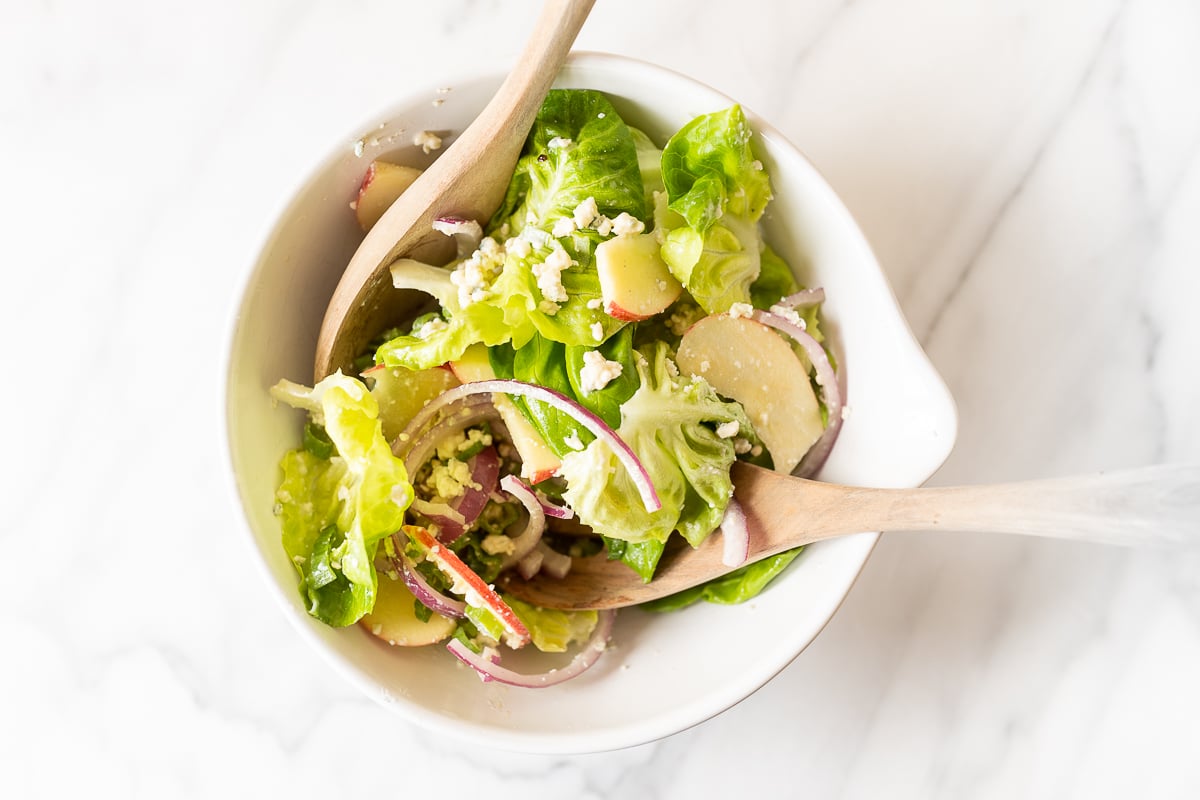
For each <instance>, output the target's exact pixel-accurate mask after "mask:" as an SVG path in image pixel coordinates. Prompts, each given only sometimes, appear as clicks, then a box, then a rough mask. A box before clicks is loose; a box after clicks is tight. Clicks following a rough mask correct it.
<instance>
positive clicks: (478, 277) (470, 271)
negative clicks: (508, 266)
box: [450, 236, 506, 308]
mask: <svg viewBox="0 0 1200 800" xmlns="http://www.w3.org/2000/svg"><path fill="white" fill-rule="evenodd" d="M505 255H506V247H505V245H502V244H500V243H499V242H497V241H496V240H495V239H493V238H492V237H490V236H488V237H486V238H484V239H483V240H481V241H480V242H479V249H477V250H476V251H475V252H474V253H472V254H471V255H470V257H468V258H467V259H465V260H464V261H463V262H462V263H460V264H459V265H458V266H457V267H455V268H454V271H453V272H451V273H450V282H451V283H453V284H454V285H455V286H457V287H458V302H459V304H460V305H462V306H463V307H464V308H466V307H467V306H469V305H471V304H472V303H477V302H479V301H480V300H483V299H484V298H486V297H487V296H488V294H489V293H490V290H491V286H492V283H494V282H495V280H496V278H497V277H498V276H499V275H500V273H501V272H502V271H503V270H504V259H505Z"/></svg>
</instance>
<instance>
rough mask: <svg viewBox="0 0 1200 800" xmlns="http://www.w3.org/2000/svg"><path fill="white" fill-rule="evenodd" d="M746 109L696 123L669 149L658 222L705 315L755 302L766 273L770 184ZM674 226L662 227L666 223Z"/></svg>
mask: <svg viewBox="0 0 1200 800" xmlns="http://www.w3.org/2000/svg"><path fill="white" fill-rule="evenodd" d="M750 135H751V131H750V126H749V124H748V123H747V122H746V117H745V115H744V114H743V113H742V109H741V107H740V106H733V107H731V108H729V109H726V110H725V111H719V112H716V113H713V114H705V115H703V116H700V117H697V118H696V119H694V120H692V121H691V122H689V123H688V124H687V125H685V126H684V127H683V128H681V129H680V130H679V132H678V133H676V134H675V135H674V136H672V137H671V140H670V141H669V142H667V145H666V147H664V148H663V155H662V178H663V183H664V185H665V186H666V206H667V208H668V209H669V210H670V212H672V214H673V215H677V217H669V218H668V217H667V215H665V214H663V213H661V212H660V213H659V214H658V215H657V217H658V219H659V221H660V232H659V233H660V236H661V237H662V242H663V244H662V257H663V260H664V261H666V262H667V266H668V267H670V269H671V273H672V274H673V275H675V277H676V278H678V279H679V281H680V282H681V283H682V284H683V285H684V287H685V288H686V289H687V290H688V292H689V293H690V294H691V295H692V297H694V298H695V299H696V302H698V303H699V304H700V305H701V306H702V307H703V308H704V310H705V311H707V312H709V313H710V314H715V313H719V312H723V311H728V310H729V307H730V306H731V305H733V304H734V303H749V302H750V286H751V284H752V283H754V281H755V280H756V279H757V278H758V276H759V271H760V269H761V254H762V249H763V243H762V237H761V236H760V234H759V230H758V221H759V219H760V218H761V217H762V214H763V210H764V209H765V208H766V205H767V201H768V200H770V197H771V186H770V181H769V180H768V178H767V174H766V172H765V171H763V168H762V164H761V163H760V162H759V161H758V160H756V159H755V157H754V153H753V151H752V150H751V149H750ZM665 218H666V219H669V220H673V221H674V222H675V223H676V224H672V222H671V221H667V222H666V224H665V225H664V224H662V223H663V222H664V219H665Z"/></svg>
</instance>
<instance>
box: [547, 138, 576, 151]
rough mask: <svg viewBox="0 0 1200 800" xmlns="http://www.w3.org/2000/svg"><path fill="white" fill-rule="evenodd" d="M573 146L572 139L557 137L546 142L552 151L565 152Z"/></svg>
mask: <svg viewBox="0 0 1200 800" xmlns="http://www.w3.org/2000/svg"><path fill="white" fill-rule="evenodd" d="M571 144H572V142H571V140H570V139H564V138H563V137H561V136H555V137H554V138H553V139H551V140H550V141H548V142H546V147H548V148H550V149H551V150H565V149H567V148H568V147H570V146H571Z"/></svg>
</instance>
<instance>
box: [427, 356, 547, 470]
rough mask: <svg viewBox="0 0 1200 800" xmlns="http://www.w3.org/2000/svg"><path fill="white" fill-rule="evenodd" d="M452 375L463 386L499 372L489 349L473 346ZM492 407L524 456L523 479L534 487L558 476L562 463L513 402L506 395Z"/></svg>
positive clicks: (452, 365) (496, 398) (456, 363)
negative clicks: (495, 367) (492, 360)
mask: <svg viewBox="0 0 1200 800" xmlns="http://www.w3.org/2000/svg"><path fill="white" fill-rule="evenodd" d="M450 371H451V372H453V373H454V376H455V377H456V378H458V379H459V380H460V381H462V382H463V383H472V382H475V381H491V380H495V379H496V371H495V370H493V369H492V364H491V362H490V361H489V360H488V354H487V348H486V347H485V346H483V345H481V344H473V345H471V346H470V347H468V348H467V351H466V352H465V353H463V355H462V357H461V358H460V359H458V360H457V361H451V362H450ZM492 405H494V406H495V407H496V411H498V412H500V418H501V419H502V420H504V427H506V428H508V435H509V436H511V437H512V443H513V447H515V448H517V453H518V454H519V455H520V456H521V477H522V478H524V479H525V480H527V481H529V482H530V483H541V482H542V481H544V480H546V479H547V478H550V477H552V476H553V475H554V473H556V472H558V468H559V467H560V466H562V460H561V459H560V458H559V457H558V456H557V455H555V453H554V451H553V450H551V449H550V447H549V445H547V444H546V441H545V440H544V439H543V438H542V436H541V434H539V433H538V432H537V430H536V429H535V428H534V427H533V425H531V424H530V422H529V420H528V419H526V418H525V415H524V414H522V413H521V410H520V409H519V408H517V407H516V406H515V405H514V404H513V402H512V400H510V399H509V398H507V397H505V396H503V395H494V396H493V397H492Z"/></svg>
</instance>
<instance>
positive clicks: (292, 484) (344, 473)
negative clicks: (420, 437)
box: [271, 372, 413, 626]
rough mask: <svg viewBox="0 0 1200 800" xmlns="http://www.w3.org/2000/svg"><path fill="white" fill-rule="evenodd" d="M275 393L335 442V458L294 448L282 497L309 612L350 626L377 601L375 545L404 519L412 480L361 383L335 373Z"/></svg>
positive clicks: (286, 542)
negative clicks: (314, 382) (306, 414)
mask: <svg viewBox="0 0 1200 800" xmlns="http://www.w3.org/2000/svg"><path fill="white" fill-rule="evenodd" d="M271 393H272V395H273V396H274V397H275V398H277V399H279V400H283V401H284V402H286V403H288V404H289V405H292V406H295V407H297V408H303V409H305V410H307V411H308V412H309V414H310V415H311V418H312V423H313V424H314V425H317V426H321V427H322V428H323V429H324V431H325V434H326V436H327V438H328V440H329V442H330V443H331V444H332V446H333V451H332V453H331V454H330V456H329V457H328V458H322V457H321V456H320V455H317V454H314V453H313V452H311V451H310V450H305V449H300V450H294V451H292V452H289V453H287V454H286V455H285V456H284V458H283V461H282V463H281V468H282V470H283V480H282V481H281V483H280V485H279V489H278V490H277V491H276V495H275V499H276V502H277V504H278V505H277V509H278V514H279V517H280V521H281V523H282V529H283V546H284V549H285V550H286V552H287V554H288V556H289V557H290V558H291V560H292V563H293V564H294V565H295V566H296V569H297V570H298V571H299V573H300V578H301V581H300V590H301V592H302V593H303V594H304V596H305V598H306V600H307V604H308V611H309V613H310V614H312V615H313V616H314V617H317V618H318V619H320V620H322V621H323V622H326V623H328V624H330V625H335V626H343V625H350V624H352V623H353V622H355V621H357V620H358V619H359V618H360V617H362V615H363V614H365V613H367V612H368V611H370V610H371V608H372V607H373V606H374V605H375V591H376V586H377V576H376V574H375V566H374V563H373V561H374V558H375V551H376V549H377V548H378V545H379V542H380V540H382V539H383V538H384V537H386V536H388V535H390V534H391V533H392V532H394V531H396V530H398V529H399V528H400V526H401V525H402V524H403V522H404V511H405V509H407V508H408V506H409V504H410V503H411V502H412V497H413V493H412V486H411V485H410V484H409V482H408V475H407V473H406V472H405V469H404V463H403V462H402V461H401V460H400V459H398V458H396V457H395V456H393V455H392V450H391V448H390V447H389V446H388V444H387V442H386V441H385V440H384V438H383V433H382V431H381V428H380V423H379V407H378V405H377V404H376V402H375V399H374V397H372V396H371V393H370V392H368V391H367V388H366V386H364V385H363V384H362V383H361V382H359V381H357V380H354V379H353V378H349V377H346V376H345V375H343V374H342V373H341V372H336V373H334V374H333V375H330V376H329V377H328V378H326V379H325V380H323V381H321V382H320V383H318V384H317V385H316V386H315V387H313V388H312V389H309V388H307V387H304V386H300V385H298V384H295V383H291V382H290V381H281V382H280V383H279V384H277V385H276V386H275V387H274V388H273V389H272V391H271Z"/></svg>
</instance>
